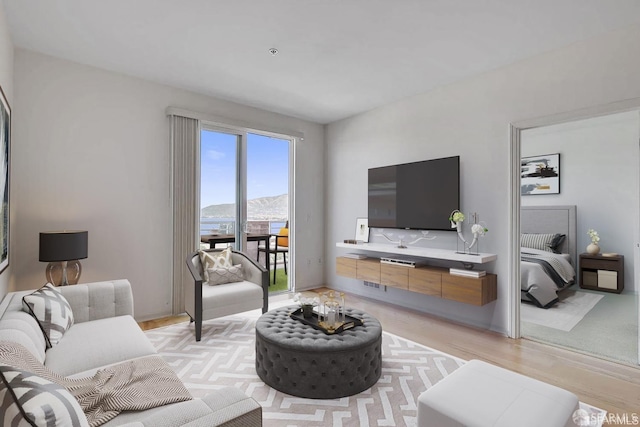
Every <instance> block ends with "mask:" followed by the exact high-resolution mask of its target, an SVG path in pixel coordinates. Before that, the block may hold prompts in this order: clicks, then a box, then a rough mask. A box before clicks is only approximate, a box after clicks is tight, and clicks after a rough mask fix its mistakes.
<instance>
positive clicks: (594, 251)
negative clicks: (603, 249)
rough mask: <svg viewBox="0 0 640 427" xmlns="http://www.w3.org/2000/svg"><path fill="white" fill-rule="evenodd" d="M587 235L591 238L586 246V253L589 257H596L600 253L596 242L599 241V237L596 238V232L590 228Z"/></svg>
mask: <svg viewBox="0 0 640 427" xmlns="http://www.w3.org/2000/svg"><path fill="white" fill-rule="evenodd" d="M587 234H588V235H589V237H590V238H591V243H589V245H588V246H587V253H589V254H591V255H597V254H598V253H599V252H600V246H599V245H598V242H599V241H600V236H598V232H597V231H596V230H594V229H593V228H590V229H589V230H588V231H587Z"/></svg>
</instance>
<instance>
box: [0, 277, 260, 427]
mask: <svg viewBox="0 0 640 427" xmlns="http://www.w3.org/2000/svg"><path fill="white" fill-rule="evenodd" d="M57 290H59V291H60V292H61V293H62V294H63V295H64V297H65V298H66V299H67V301H68V302H69V304H70V305H71V308H72V310H73V315H74V321H75V323H74V325H73V326H72V327H71V328H70V329H69V330H68V331H67V332H66V333H65V334H64V336H63V338H62V339H61V341H60V342H59V343H58V344H57V345H55V346H53V347H52V348H50V349H48V350H46V351H45V339H44V336H43V333H42V331H41V330H40V327H39V325H38V323H37V322H36V320H35V319H34V318H33V317H32V316H31V315H30V314H28V313H26V312H25V311H23V308H22V297H23V296H24V295H26V294H29V293H30V292H32V291H25V292H11V293H9V294H7V295H6V296H5V298H4V299H3V301H2V303H0V341H11V342H15V343H18V344H21V345H22V346H24V347H25V348H27V350H29V351H30V352H31V353H32V354H33V355H34V356H35V357H36V358H37V359H38V361H40V362H41V363H43V364H44V365H45V366H46V367H48V368H49V369H51V370H52V371H54V372H55V373H58V374H61V375H63V376H66V377H71V378H80V377H86V376H90V375H92V374H93V373H95V372H96V371H97V370H99V369H100V368H102V367H106V366H108V365H113V364H117V363H120V362H124V361H127V360H131V359H135V358H140V357H144V356H150V355H155V354H156V350H155V349H154V347H153V345H152V344H151V342H150V341H149V340H148V339H147V337H146V336H145V334H144V333H143V332H142V330H141V329H140V327H139V326H138V324H137V323H136V321H135V320H134V318H133V295H132V293H131V285H130V284H129V281H127V280H115V281H109V282H95V283H88V284H82V285H73V286H67V287H59V288H57ZM0 387H5V385H4V384H3V383H0ZM186 424H188V425H189V426H194V427H195V426H218V425H224V426H226V427H231V426H243V427H244V426H261V425H262V409H261V407H260V405H258V403H257V402H255V401H254V400H253V399H251V398H249V397H247V396H246V395H245V394H244V393H243V392H242V391H241V390H238V389H235V388H231V387H227V388H224V389H220V390H218V391H214V392H212V393H210V394H209V395H207V396H206V397H205V398H203V399H194V400H190V401H185V402H181V403H174V404H170V405H165V406H160V407H157V408H153V409H149V410H145V411H129V412H122V413H121V414H120V415H118V416H117V417H116V418H114V419H112V420H111V421H109V422H108V423H106V424H103V425H105V426H120V425H127V426H130V427H133V426H181V425H186Z"/></svg>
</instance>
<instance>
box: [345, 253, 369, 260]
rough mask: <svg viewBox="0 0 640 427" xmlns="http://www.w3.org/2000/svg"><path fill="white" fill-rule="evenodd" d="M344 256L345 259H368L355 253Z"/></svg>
mask: <svg viewBox="0 0 640 427" xmlns="http://www.w3.org/2000/svg"><path fill="white" fill-rule="evenodd" d="M342 256H343V257H345V258H353V259H366V258H367V256H366V255H362V254H354V253H348V254H344V255H342Z"/></svg>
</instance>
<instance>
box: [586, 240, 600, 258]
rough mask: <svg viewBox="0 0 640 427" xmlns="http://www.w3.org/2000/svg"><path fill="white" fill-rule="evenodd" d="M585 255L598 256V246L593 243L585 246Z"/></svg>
mask: <svg viewBox="0 0 640 427" xmlns="http://www.w3.org/2000/svg"><path fill="white" fill-rule="evenodd" d="M587 253H589V254H591V255H598V254H599V253H600V246H598V245H597V244H595V243H589V246H587Z"/></svg>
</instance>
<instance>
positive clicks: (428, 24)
mask: <svg viewBox="0 0 640 427" xmlns="http://www.w3.org/2000/svg"><path fill="white" fill-rule="evenodd" d="M3 3H4V8H5V11H6V15H7V20H8V22H9V25H10V30H11V36H12V40H13V42H14V44H15V45H16V46H17V47H20V48H25V49H29V50H34V51H37V52H42V53H45V54H49V55H53V56H56V57H60V58H64V59H68V60H71V61H75V62H80V63H84V64H89V65H92V66H95V67H99V68H104V69H107V70H112V71H116V72H121V73H125V74H129V75H132V76H138V77H141V78H144V79H147V80H152V81H156V82H160V83H164V84H167V85H171V86H176V87H180V88H184V89H188V90H191V91H194V92H198V93H202V94H206V95H211V96H214V97H218V98H222V99H227V100H231V101H235V102H238V103H242V104H246V105H251V106H255V107H259V108H263V109H266V110H270V111H275V112H279V113H283V114H287V115H290V116H294V117H299V118H302V119H306V120H310V121H314V122H318V123H329V122H332V121H335V120H339V119H342V118H345V117H349V116H352V115H354V114H357V113H360V112H363V111H367V110H370V109H373V108H375V107H378V106H381V105H384V104H388V103H391V102H394V101H397V100H399V99H402V98H406V97H409V96H412V95H415V94H419V93H424V92H427V91H429V90H432V89H434V88H435V87H438V86H442V85H446V84H449V83H452V82H455V81H458V80H461V79H464V78H466V77H469V76H472V75H475V74H478V73H482V72H485V71H488V70H491V69H495V68H498V67H501V66H504V65H507V64H510V63H513V62H516V61H518V60H521V59H524V58H527V57H531V56H534V55H537V54H540V53H542V52H545V51H549V50H553V49H557V48H559V47H562V46H566V45H569V44H571V43H574V42H576V41H580V40H584V39H587V38H590V37H594V36H597V35H599V34H602V33H605V32H609V31H613V30H616V29H619V28H622V27H625V26H629V25H636V24H640V1H638V0H182V1H179V0H3ZM271 47H275V48H277V49H278V50H279V53H278V54H277V55H276V56H272V55H271V54H270V53H269V48H271Z"/></svg>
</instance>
